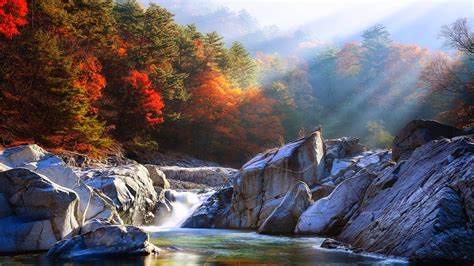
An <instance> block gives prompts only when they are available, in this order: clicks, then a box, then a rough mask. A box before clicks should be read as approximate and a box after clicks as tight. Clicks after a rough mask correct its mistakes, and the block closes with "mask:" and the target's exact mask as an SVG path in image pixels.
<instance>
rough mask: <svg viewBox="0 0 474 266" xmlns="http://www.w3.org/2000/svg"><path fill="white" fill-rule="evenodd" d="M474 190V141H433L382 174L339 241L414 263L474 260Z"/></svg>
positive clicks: (370, 188)
mask: <svg viewBox="0 0 474 266" xmlns="http://www.w3.org/2000/svg"><path fill="white" fill-rule="evenodd" d="M341 185H342V184H341ZM473 187H474V136H473V135H469V136H459V137H455V138H452V139H446V138H443V139H440V140H433V141H430V142H428V143H426V144H425V145H423V146H421V147H419V148H417V149H416V150H415V151H414V152H413V153H412V154H411V155H410V157H409V158H408V159H407V160H406V161H402V162H401V163H399V164H398V165H397V166H395V167H392V168H388V169H386V170H385V171H383V172H382V173H381V174H379V175H378V177H377V178H376V179H375V180H374V181H373V182H372V183H371V184H370V186H368V188H367V190H366V192H365V196H364V198H363V200H362V203H361V204H360V207H358V208H357V210H356V211H354V214H353V215H352V216H351V218H350V220H349V221H348V223H347V224H346V225H345V226H344V225H343V224H341V225H340V227H341V228H342V231H341V233H340V234H339V235H338V236H337V239H338V240H340V241H343V242H346V243H349V244H351V245H353V246H355V247H357V248H362V249H364V250H367V251H371V252H378V253H384V254H391V255H397V256H404V257H408V258H410V259H412V260H421V261H425V260H438V261H439V260H463V259H464V260H474V230H473V221H474V200H473V197H472V195H473ZM336 190H337V189H336ZM333 193H334V192H333Z"/></svg>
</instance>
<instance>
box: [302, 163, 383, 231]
mask: <svg viewBox="0 0 474 266" xmlns="http://www.w3.org/2000/svg"><path fill="white" fill-rule="evenodd" d="M374 177H375V175H374V174H372V173H369V172H367V171H365V170H361V171H360V172H359V173H357V175H356V176H354V177H352V178H349V179H347V180H345V181H344V182H342V183H341V184H339V185H338V186H337V187H336V188H335V189H334V191H333V192H332V193H331V194H329V196H327V197H325V198H322V199H320V200H318V201H316V202H315V203H314V204H313V205H311V206H310V207H309V208H308V209H307V210H306V211H305V212H304V213H303V214H302V215H301V217H300V218H299V221H298V224H297V226H296V229H295V232H296V233H299V234H319V235H336V234H337V233H338V231H339V230H340V229H341V228H342V227H341V226H343V225H344V224H345V223H346V222H347V221H348V220H349V218H350V217H351V216H352V215H353V214H354V212H355V211H356V210H357V208H358V207H359V206H360V204H361V201H362V199H363V198H364V193H365V190H366V189H367V187H368V186H369V185H370V183H371V182H372V180H373V179H374Z"/></svg>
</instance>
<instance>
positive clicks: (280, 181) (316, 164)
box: [228, 131, 324, 228]
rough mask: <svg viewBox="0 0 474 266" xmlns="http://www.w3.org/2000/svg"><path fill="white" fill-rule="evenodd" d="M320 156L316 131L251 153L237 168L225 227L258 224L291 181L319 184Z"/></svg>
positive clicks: (320, 172)
mask: <svg viewBox="0 0 474 266" xmlns="http://www.w3.org/2000/svg"><path fill="white" fill-rule="evenodd" d="M323 158H324V143H323V140H322V138H321V133H320V131H316V132H313V133H312V134H311V135H309V136H308V137H305V138H302V139H299V140H297V141H294V142H291V143H289V144H286V145H285V146H283V147H281V148H275V149H271V150H268V151H266V152H264V153H260V154H258V155H257V156H255V157H254V158H253V159H251V160H250V161H249V162H247V163H246V164H245V165H244V166H243V167H242V168H241V169H240V172H239V175H237V177H236V180H235V182H234V194H233V197H232V206H231V211H230V213H229V216H228V218H229V225H228V226H229V227H232V228H258V227H260V226H261V225H262V223H263V222H264V221H265V220H266V219H267V217H268V216H269V215H270V214H271V213H272V212H273V210H274V209H275V208H276V207H277V206H278V205H279V204H280V202H281V200H282V199H283V197H284V196H285V195H286V193H287V192H288V190H290V188H291V187H293V185H294V184H295V183H297V182H298V181H303V182H305V183H306V184H307V185H308V186H313V185H315V184H319V183H320V181H321V179H322V178H323V174H324V159H323Z"/></svg>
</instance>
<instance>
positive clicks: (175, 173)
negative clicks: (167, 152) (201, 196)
mask: <svg viewBox="0 0 474 266" xmlns="http://www.w3.org/2000/svg"><path fill="white" fill-rule="evenodd" d="M158 169H159V170H161V171H162V172H163V173H164V174H165V175H166V178H168V179H172V180H180V181H187V182H193V183H197V184H204V185H208V186H213V187H218V186H227V185H230V184H231V183H232V180H233V178H234V176H235V174H236V173H237V170H236V169H232V168H225V167H180V166H159V167H158Z"/></svg>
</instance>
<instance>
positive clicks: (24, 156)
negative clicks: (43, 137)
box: [0, 145, 116, 224]
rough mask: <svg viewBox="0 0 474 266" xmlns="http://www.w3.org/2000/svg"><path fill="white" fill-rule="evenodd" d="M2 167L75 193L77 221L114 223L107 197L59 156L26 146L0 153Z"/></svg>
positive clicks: (112, 208)
mask: <svg viewBox="0 0 474 266" xmlns="http://www.w3.org/2000/svg"><path fill="white" fill-rule="evenodd" d="M0 164H3V165H4V166H5V167H6V168H7V169H10V168H16V167H23V168H27V169H30V170H31V171H34V172H36V173H38V174H41V175H44V176H46V177H48V178H49V179H50V180H51V181H53V182H54V183H56V184H58V185H60V186H62V187H65V188H69V189H72V190H74V192H76V193H77V195H78V196H79V198H80V206H79V214H78V217H77V218H78V221H79V223H81V224H82V223H83V222H84V221H86V220H88V219H92V218H100V219H113V218H114V217H115V216H114V215H115V214H116V210H115V208H114V207H113V206H112V205H111V204H110V202H107V200H106V199H105V195H103V194H101V193H100V192H97V191H94V190H93V189H92V188H90V187H89V186H87V185H86V184H85V183H84V182H83V181H82V180H81V178H79V176H78V175H77V174H76V173H75V172H74V171H73V169H71V168H70V167H68V166H67V165H66V164H65V163H64V162H63V161H62V160H61V159H60V158H59V157H58V156H56V155H54V154H52V153H49V152H46V151H45V150H43V149H42V148H41V147H39V146H37V145H24V146H18V147H13V148H9V149H6V150H4V151H2V152H0Z"/></svg>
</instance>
